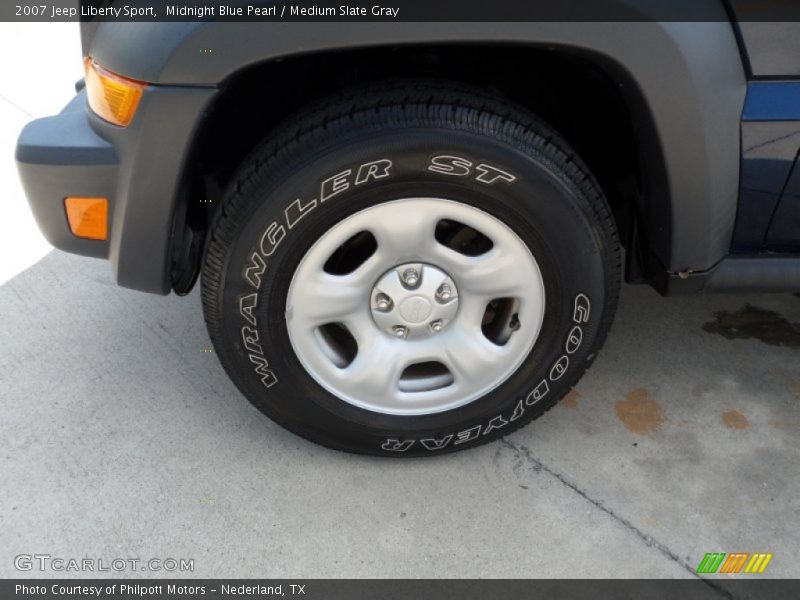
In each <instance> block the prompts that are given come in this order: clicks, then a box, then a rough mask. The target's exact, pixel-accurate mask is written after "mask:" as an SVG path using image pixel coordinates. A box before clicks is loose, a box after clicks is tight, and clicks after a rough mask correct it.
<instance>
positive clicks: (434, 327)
mask: <svg viewBox="0 0 800 600" xmlns="http://www.w3.org/2000/svg"><path fill="white" fill-rule="evenodd" d="M442 327H444V323H442V320H441V319H436V320H435V321H431V331H433V332H434V333H438V332H440V331H441V330H442Z"/></svg>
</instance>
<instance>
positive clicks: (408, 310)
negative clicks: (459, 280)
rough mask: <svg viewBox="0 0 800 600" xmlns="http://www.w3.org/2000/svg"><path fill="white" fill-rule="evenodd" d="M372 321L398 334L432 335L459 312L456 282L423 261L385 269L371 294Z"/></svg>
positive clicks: (408, 336) (402, 335) (407, 335)
mask: <svg viewBox="0 0 800 600" xmlns="http://www.w3.org/2000/svg"><path fill="white" fill-rule="evenodd" d="M370 308H371V309H372V317H373V319H374V320H375V324H376V325H377V326H378V327H379V328H380V329H382V330H383V331H385V332H386V333H388V334H390V335H392V336H393V337H397V338H402V339H405V338H414V337H421V336H427V335H435V334H437V333H439V332H440V331H441V330H442V329H444V328H445V327H446V326H447V324H448V323H450V321H452V320H453V318H454V317H455V316H456V313H457V312H458V292H457V290H456V284H455V283H454V282H453V280H452V279H451V278H450V276H449V275H448V274H447V273H445V272H444V271H443V270H442V269H439V268H438V267H435V266H433V265H426V264H423V263H406V264H402V265H398V266H396V267H394V268H393V269H390V270H389V271H387V272H386V273H384V274H383V275H382V276H381V278H380V279H379V280H378V282H377V283H376V284H375V287H373V288H372V294H371V295H370Z"/></svg>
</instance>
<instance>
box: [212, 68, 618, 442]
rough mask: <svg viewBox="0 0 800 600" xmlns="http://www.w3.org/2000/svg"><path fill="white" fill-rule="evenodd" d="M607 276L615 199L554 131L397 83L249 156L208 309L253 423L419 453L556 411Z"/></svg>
mask: <svg viewBox="0 0 800 600" xmlns="http://www.w3.org/2000/svg"><path fill="white" fill-rule="evenodd" d="M619 271H620V267H619V245H618V242H617V237H616V232H615V228H614V223H613V219H612V217H611V213H610V211H609V207H608V205H607V203H606V201H605V199H604V197H603V194H602V192H601V191H600V189H599V187H598V185H597V183H596V182H595V180H594V179H593V178H592V177H591V175H590V174H589V172H588V171H587V169H586V167H585V166H584V165H583V164H582V163H581V161H580V160H579V159H578V157H576V156H575V154H574V153H573V152H572V151H571V150H570V148H569V147H568V145H567V144H566V143H565V142H564V141H563V140H562V139H560V138H559V136H558V135H557V134H556V133H555V132H553V131H552V130H551V129H550V128H549V127H547V126H546V125H545V124H543V123H542V122H540V121H538V120H537V119H536V118H535V117H533V116H531V115H529V114H527V113H526V112H525V111H524V110H522V109H520V108H518V107H516V106H514V105H512V104H511V103H509V102H505V101H503V100H500V99H496V98H494V97H491V96H487V95H486V94H485V93H484V92H482V91H480V90H473V89H471V88H464V87H460V86H458V87H455V86H449V85H444V84H430V83H419V82H416V83H415V82H400V83H395V84H388V85H385V86H383V87H373V88H369V89H360V90H355V91H353V92H352V93H351V94H349V95H347V94H346V95H342V96H340V97H338V98H334V99H329V100H328V101H327V102H325V103H324V104H321V105H320V106H319V107H317V108H316V109H309V110H308V111H307V112H306V113H305V114H304V115H301V116H299V117H297V118H294V119H292V120H291V122H290V123H289V124H287V125H284V126H283V128H282V129H281V130H279V131H277V132H274V133H273V134H271V135H270V136H269V137H268V141H267V142H265V143H264V144H263V145H261V146H260V147H259V148H257V149H256V150H255V151H254V153H253V154H252V155H251V156H250V157H249V158H248V159H247V160H246V161H245V164H244V165H243V166H242V167H241V169H240V170H239V172H238V174H237V175H236V176H235V177H234V179H233V182H232V184H231V185H230V186H229V188H228V190H227V192H226V195H225V198H224V201H223V203H222V210H221V211H220V212H219V214H218V215H217V217H216V218H215V222H214V224H213V226H212V232H211V241H210V243H209V246H208V249H207V253H206V259H205V264H204V267H203V306H204V312H205V316H206V322H207V324H208V328H209V332H210V335H211V339H212V341H213V343H214V348H215V351H216V353H217V355H218V356H219V358H220V360H221V362H222V364H223V366H224V368H225V369H226V371H227V372H228V374H229V375H230V377H231V378H232V379H233V381H234V382H235V383H236V385H237V386H238V387H239V389H240V390H241V391H242V393H243V394H244V395H245V396H246V397H247V398H248V399H249V400H250V401H251V402H253V404H255V405H256V406H257V407H258V408H259V409H260V410H261V411H263V412H264V413H266V414H267V415H268V416H269V417H271V418H272V419H274V420H275V421H277V422H278V423H280V424H281V425H283V426H284V427H286V428H288V429H289V430H291V431H293V432H295V433H297V434H299V435H301V436H303V437H305V438H307V439H310V440H313V441H315V442H318V443H320V444H324V445H326V446H330V447H332V448H337V449H341V450H346V451H352V452H359V453H366V454H375V455H386V456H422V455H431V454H438V453H443V452H449V451H454V450H459V449H463V448H468V447H473V446H476V445H479V444H481V443H483V442H487V441H489V440H492V439H496V438H498V437H500V436H503V435H506V434H508V433H509V432H511V431H512V430H514V429H516V428H517V427H519V426H521V425H523V424H525V423H527V422H529V421H531V420H532V419H534V418H536V417H537V416H539V415H541V414H542V413H544V412H545V411H546V410H547V409H549V408H550V407H551V406H553V405H554V404H555V403H556V402H557V400H558V399H559V398H560V397H562V396H563V395H564V394H565V393H566V392H567V391H568V390H569V389H570V388H571V387H572V386H573V385H574V384H575V382H576V381H577V380H578V378H579V377H580V376H581V375H582V374H583V372H584V371H585V370H586V368H587V367H588V365H589V363H590V362H591V360H592V359H593V357H594V356H595V353H596V351H597V350H598V348H599V347H600V345H601V344H602V342H603V340H604V338H605V335H606V332H607V330H608V328H609V326H610V323H611V320H612V317H613V313H614V310H615V308H616V301H617V294H618V290H619V279H620V273H619Z"/></svg>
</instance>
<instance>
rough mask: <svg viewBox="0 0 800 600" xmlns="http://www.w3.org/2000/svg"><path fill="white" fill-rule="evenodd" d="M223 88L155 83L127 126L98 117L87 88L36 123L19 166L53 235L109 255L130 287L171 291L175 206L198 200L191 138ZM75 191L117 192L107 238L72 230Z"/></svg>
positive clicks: (23, 140)
mask: <svg viewBox="0 0 800 600" xmlns="http://www.w3.org/2000/svg"><path fill="white" fill-rule="evenodd" d="M216 91H217V90H216V88H211V87H191V88H190V87H178V86H150V87H148V88H147V89H146V90H145V93H144V95H143V97H142V100H141V102H140V104H139V109H138V111H137V113H136V116H135V117H134V119H133V121H132V122H131V124H130V125H129V126H128V127H126V128H121V127H116V126H114V125H111V124H109V123H106V122H105V121H103V120H102V119H100V118H99V117H97V116H96V115H95V114H94V113H93V112H92V111H91V110H90V109H89V108H88V106H87V101H86V92H85V91H81V92H79V93H78V95H77V96H75V98H74V99H73V100H72V101H71V102H70V103H69V104H68V105H67V106H66V107H65V108H64V110H63V111H62V112H61V113H60V114H58V115H56V116H54V117H47V118H44V119H38V120H36V121H33V122H32V123H29V124H28V125H27V126H26V127H25V128H24V129H23V130H22V133H21V134H20V137H19V140H18V142H17V152H16V158H17V167H18V170H19V173H20V176H21V178H22V184H23V187H24V189H25V193H26V195H27V197H28V202H29V203H30V206H31V209H32V211H33V214H34V216H35V218H36V221H37V222H38V224H39V227H40V228H41V230H42V232H43V233H44V235H45V237H46V238H47V240H48V241H49V242H50V243H51V244H52V245H53V246H55V247H56V248H59V249H60V250H64V251H66V252H72V253H75V254H82V255H84V256H94V257H99V258H107V259H108V260H109V261H110V263H111V267H112V269H113V271H114V275H115V277H116V280H117V283H119V284H120V285H122V286H124V287H129V288H132V289H137V290H142V291H146V292H152V293H157V294H167V293H169V291H170V290H171V288H172V283H171V280H170V267H171V263H172V250H173V248H172V238H173V227H174V225H175V224H174V223H173V221H174V215H175V214H177V212H178V211H177V207H178V202H191V201H192V199H191V198H187V197H185V193H184V192H185V190H186V189H187V186H186V185H185V180H186V178H187V176H186V173H187V170H188V167H189V165H188V163H189V161H190V155H191V149H192V142H193V140H194V137H195V133H196V130H197V129H198V126H199V125H200V124H201V123H202V121H203V116H204V114H205V110H206V107H207V106H208V104H209V103H210V102H211V100H212V98H213V97H214V94H215V93H216ZM68 196H83V197H104V198H107V199H108V231H109V237H108V240H88V239H81V238H78V237H75V236H74V235H73V234H72V232H71V231H70V229H69V225H68V222H67V216H66V210H65V207H64V199H65V198H66V197H68ZM195 201H197V199H195ZM178 225H180V224H178Z"/></svg>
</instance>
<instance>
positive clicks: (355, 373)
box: [286, 198, 545, 415]
mask: <svg viewBox="0 0 800 600" xmlns="http://www.w3.org/2000/svg"><path fill="white" fill-rule="evenodd" d="M544 306H545V299H544V282H543V280H542V275H541V272H540V270H539V267H538V265H537V264H536V260H535V259H534V257H533V255H532V254H531V252H530V250H529V249H528V247H527V246H526V245H525V244H524V243H523V242H522V240H521V239H520V238H519V236H517V235H516V234H515V233H514V232H513V231H512V230H511V229H510V228H509V227H508V226H507V225H505V224H504V223H502V222H501V221H500V220H498V219H497V218H495V217H494V216H492V215H490V214H488V213H486V212H484V211H482V210H480V209H478V208H475V207H473V206H470V205H467V204H462V203H460V202H454V201H452V200H444V199H437V198H408V199H402V200H395V201H391V202H386V203H383V204H378V205H375V206H372V207H370V208H367V209H364V210H362V211H360V212H358V213H356V214H354V215H351V216H350V217H348V218H347V219H345V220H344V221H342V222H340V223H338V224H336V225H335V226H333V227H332V228H331V229H330V230H329V231H328V232H326V233H325V234H324V235H323V236H322V237H321V238H320V239H319V240H318V241H317V242H316V243H315V244H314V245H313V246H312V247H311V248H310V249H309V251H308V252H307V253H306V255H305V256H304V257H303V259H302V260H301V262H300V264H299V265H298V267H297V270H296V271H295V274H294V276H293V278H292V282H291V285H290V287H289V296H288V300H287V308H286V321H287V326H288V331H289V338H290V340H291V343H292V347H293V349H294V351H295V353H296V355H297V357H298V359H299V360H300V362H301V363H302V364H303V366H304V367H305V368H306V370H307V371H308V373H309V374H310V375H311V376H312V377H313V378H314V379H315V380H316V381H317V382H318V383H319V384H320V385H321V386H323V387H324V388H325V389H327V390H328V391H329V392H331V393H332V394H334V395H336V396H337V397H339V398H341V399H342V400H344V401H346V402H349V403H350V404H353V405H355V406H358V407H361V408H364V409H367V410H371V411H375V412H379V413H385V414H392V415H423V414H431V413H438V412H443V411H446V410H450V409H453V408H456V407H459V406H463V405H464V404H467V403H469V402H472V401H473V400H476V399H477V398H479V397H481V396H483V395H485V394H486V393H487V392H489V391H491V390H492V389H494V388H496V387H497V386H499V385H500V384H501V383H503V382H504V381H505V380H506V379H507V378H508V377H509V376H510V375H511V374H512V373H514V371H516V369H517V368H518V367H519V366H520V364H521V363H522V362H523V361H524V360H525V358H526V357H527V356H528V354H529V353H530V351H531V349H532V348H533V345H534V343H535V342H536V338H537V337H538V335H539V331H540V329H541V325H542V320H543V318H544Z"/></svg>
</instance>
